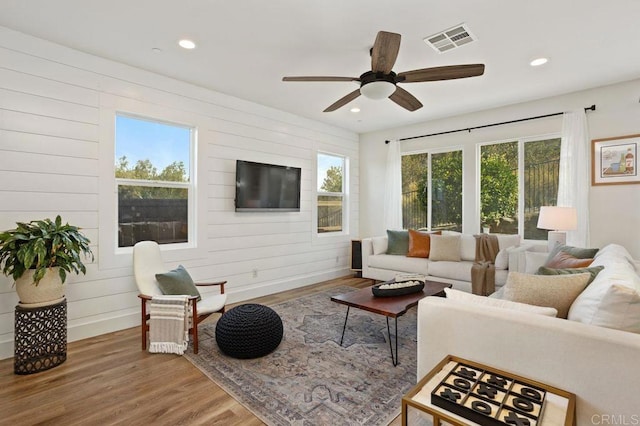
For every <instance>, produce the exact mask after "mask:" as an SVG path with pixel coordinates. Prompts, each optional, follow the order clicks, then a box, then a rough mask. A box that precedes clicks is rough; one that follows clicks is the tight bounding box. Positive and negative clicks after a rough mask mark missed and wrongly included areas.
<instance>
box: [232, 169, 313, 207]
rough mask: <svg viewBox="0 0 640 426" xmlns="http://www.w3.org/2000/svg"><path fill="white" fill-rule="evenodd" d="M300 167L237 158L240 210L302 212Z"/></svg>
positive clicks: (237, 193)
mask: <svg viewBox="0 0 640 426" xmlns="http://www.w3.org/2000/svg"><path fill="white" fill-rule="evenodd" d="M301 172H302V169H300V168H298V167H286V166H278V165H275V164H264V163H254V162H251V161H243V160H237V161H236V211H237V212H299V211H300V177H301Z"/></svg>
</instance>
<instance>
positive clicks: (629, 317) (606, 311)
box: [591, 284, 640, 333]
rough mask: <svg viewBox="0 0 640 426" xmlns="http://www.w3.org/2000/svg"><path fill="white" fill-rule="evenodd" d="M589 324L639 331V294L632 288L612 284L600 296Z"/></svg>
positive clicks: (633, 331) (632, 331)
mask: <svg viewBox="0 0 640 426" xmlns="http://www.w3.org/2000/svg"><path fill="white" fill-rule="evenodd" d="M591 324H592V325H598V326H600V327H607V328H615V329H616V330H623V331H630V332H631V333H640V294H638V292H637V291H636V290H634V289H632V288H629V287H625V286H623V285H618V284H613V285H612V286H611V287H609V288H608V289H607V292H606V293H605V295H604V297H603V298H602V302H601V303H600V305H599V306H598V309H597V311H596V313H595V315H594V316H593V320H592V321H591Z"/></svg>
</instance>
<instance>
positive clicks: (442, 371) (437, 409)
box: [402, 355, 576, 426]
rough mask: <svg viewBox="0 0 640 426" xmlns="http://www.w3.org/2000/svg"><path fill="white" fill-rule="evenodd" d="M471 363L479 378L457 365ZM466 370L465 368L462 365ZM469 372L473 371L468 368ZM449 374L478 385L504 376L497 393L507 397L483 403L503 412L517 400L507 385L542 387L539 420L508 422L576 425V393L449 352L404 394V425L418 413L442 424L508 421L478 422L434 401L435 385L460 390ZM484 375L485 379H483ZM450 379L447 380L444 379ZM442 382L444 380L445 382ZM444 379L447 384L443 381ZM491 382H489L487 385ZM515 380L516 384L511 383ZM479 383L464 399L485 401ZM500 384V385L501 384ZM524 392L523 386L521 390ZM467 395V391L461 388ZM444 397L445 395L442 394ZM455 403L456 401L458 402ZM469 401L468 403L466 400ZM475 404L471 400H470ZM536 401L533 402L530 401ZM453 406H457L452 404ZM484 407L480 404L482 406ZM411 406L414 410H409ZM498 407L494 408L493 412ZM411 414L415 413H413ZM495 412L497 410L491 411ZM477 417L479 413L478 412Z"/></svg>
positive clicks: (438, 425)
mask: <svg viewBox="0 0 640 426" xmlns="http://www.w3.org/2000/svg"><path fill="white" fill-rule="evenodd" d="M461 364H463V365H464V366H468V367H470V369H471V370H472V371H473V370H475V372H476V373H479V376H478V375H475V377H476V379H467V377H471V376H467V377H465V376H461V375H459V373H458V370H455V372H454V369H456V368H460V365H461ZM462 369H463V370H464V368H462ZM466 372H469V371H466ZM485 375H489V377H492V379H490V380H488V381H486V382H485V380H484V377H485ZM449 377H457V378H461V379H463V380H461V381H469V382H472V383H473V382H474V380H475V383H478V385H477V386H487V387H489V388H490V387H493V385H491V384H490V383H497V382H494V381H492V380H493V377H496V378H497V380H502V382H503V383H502V384H501V385H502V386H504V388H495V390H496V391H497V392H495V393H497V394H505V398H504V399H502V397H501V396H500V395H497V398H496V400H495V401H489V400H486V401H489V403H485V404H482V405H484V406H487V407H488V406H493V405H495V406H496V407H495V413H496V414H501V413H503V412H510V411H514V410H513V408H510V406H509V404H513V403H514V401H509V400H508V398H509V396H508V395H510V394H511V390H505V389H513V388H514V387H515V386H517V385H524V387H526V386H531V387H535V388H537V389H539V390H540V393H541V394H542V393H544V397H543V398H542V399H543V400H544V402H543V403H542V408H541V410H540V412H539V413H538V416H537V417H538V419H537V422H536V421H535V420H531V421H529V422H510V423H508V424H529V425H535V426H559V425H563V426H575V424H576V423H575V416H576V395H575V394H573V393H570V392H567V391H564V390H562V389H558V388H556V387H553V386H549V385H546V384H544V383H540V382H537V381H534V380H530V379H527V378H524V377H521V376H518V375H515V374H510V373H507V372H505V371H501V370H498V369H496V368H492V367H488V366H486V365H483V364H480V363H477V362H473V361H468V360H465V359H462V358H458V357H455V356H452V355H448V356H446V357H445V358H444V359H443V360H442V361H441V362H440V363H439V364H438V365H436V366H435V367H434V368H433V370H431V371H430V372H429V373H428V374H427V375H426V376H425V377H424V378H422V380H420V381H419V382H418V384H417V385H416V386H414V387H413V388H412V389H411V390H409V392H407V394H406V395H405V396H404V397H402V425H403V426H406V425H408V424H411V423H414V422H413V421H412V419H413V420H415V419H416V417H417V418H418V419H420V420H422V419H421V414H422V415H423V413H427V414H428V415H429V416H432V417H433V425H434V426H441V424H442V422H446V423H447V424H449V425H453V426H469V425H479V424H483V425H488V424H491V425H493V424H496V425H498V424H500V425H506V424H507V423H504V422H502V421H500V420H493V419H491V418H487V417H484V418H483V419H482V420H480V423H477V422H474V421H472V420H470V418H469V417H463V416H462V415H460V414H458V413H454V412H451V411H449V410H448V409H445V408H442V406H441V405H440V404H434V402H433V399H432V396H431V394H432V391H433V390H434V389H436V388H437V389H438V391H437V392H436V393H440V390H441V389H442V388H443V387H444V388H451V389H452V390H454V391H457V389H456V386H458V385H455V380H458V379H457V378H456V379H454V381H453V382H452V383H454V384H453V385H451V386H450V385H449V384H448V382H449V381H450V380H449ZM480 378H482V380H480ZM445 381H446V383H444V382H445ZM441 382H442V383H441ZM443 383H444V386H442V384H443ZM487 383H489V385H487ZM511 383H512V384H513V385H511ZM475 386H476V385H474V386H473V387H468V388H467V389H469V392H468V393H467V395H469V396H468V397H467V396H465V397H463V399H462V401H461V402H465V398H468V399H466V400H467V401H470V400H479V401H480V402H482V398H483V397H482V396H478V395H477V394H475V393H474V392H475V391H476V389H477V388H475ZM498 386H500V385H498ZM519 392H522V394H523V395H524V394H525V392H523V390H522V388H520V391H519ZM459 393H460V394H462V395H464V394H465V392H464V391H462V392H459ZM441 399H442V398H441ZM500 400H502V402H500ZM454 405H455V404H454ZM465 405H467V404H465ZM470 405H471V404H470ZM530 405H533V404H530ZM452 408H453V407H452ZM479 408H480V407H479ZM410 410H411V413H410V412H409V411H410ZM493 411H494V410H493V409H492V412H493ZM409 414H411V416H410V415H409ZM491 416H493V414H491ZM476 417H477V416H476ZM496 418H500V415H498V416H496ZM512 420H513V419H512Z"/></svg>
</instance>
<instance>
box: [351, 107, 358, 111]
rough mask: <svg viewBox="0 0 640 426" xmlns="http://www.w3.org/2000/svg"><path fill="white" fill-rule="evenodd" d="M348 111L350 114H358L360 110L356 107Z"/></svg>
mask: <svg viewBox="0 0 640 426" xmlns="http://www.w3.org/2000/svg"><path fill="white" fill-rule="evenodd" d="M349 111H351V112H360V108H358V107H353V108H351V109H350V110H349Z"/></svg>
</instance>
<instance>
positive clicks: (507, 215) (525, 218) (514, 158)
mask: <svg viewBox="0 0 640 426" xmlns="http://www.w3.org/2000/svg"><path fill="white" fill-rule="evenodd" d="M520 153H522V155H520ZM520 158H521V159H522V162H521V161H520V160H519V159H520ZM559 164H560V139H558V138H554V139H545V140H527V141H525V140H515V141H511V142H502V143H495V144H487V145H482V146H481V147H480V205H481V210H480V220H481V226H482V227H488V228H490V231H491V232H493V233H503V234H518V233H520V234H522V235H524V238H525V239H528V240H545V239H546V238H547V231H545V230H541V229H537V228H536V225H537V223H538V215H539V213H540V207H541V206H555V205H556V203H557V197H558V171H559ZM519 177H521V180H520V179H519Z"/></svg>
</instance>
